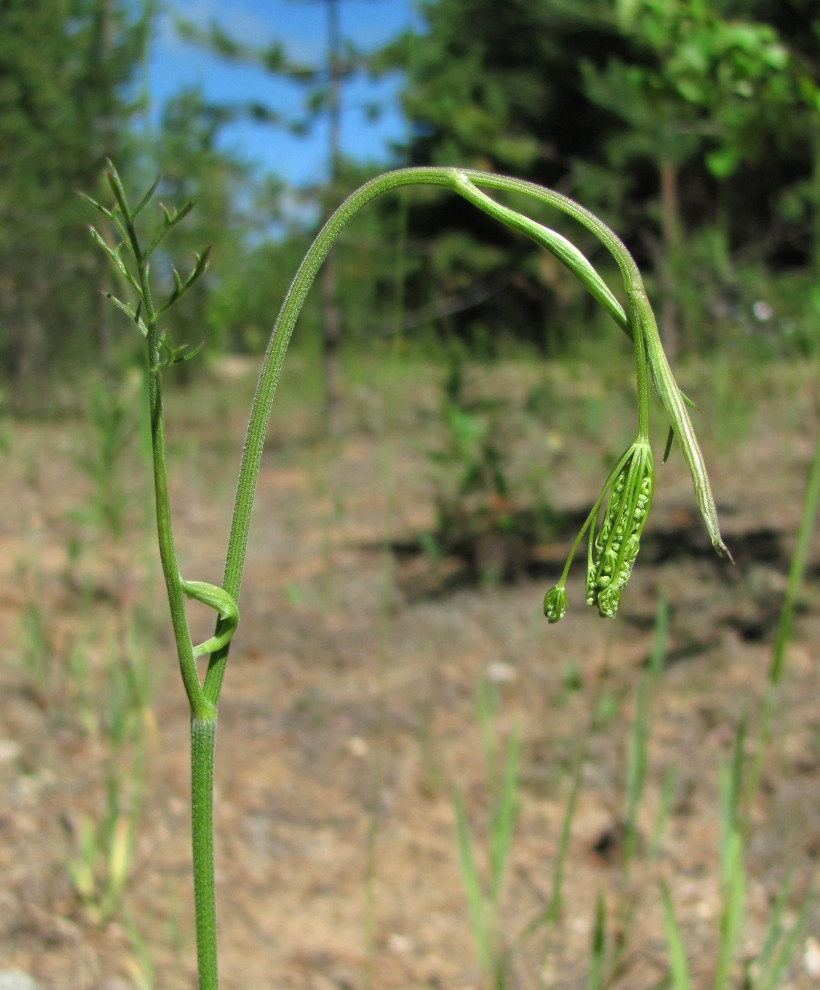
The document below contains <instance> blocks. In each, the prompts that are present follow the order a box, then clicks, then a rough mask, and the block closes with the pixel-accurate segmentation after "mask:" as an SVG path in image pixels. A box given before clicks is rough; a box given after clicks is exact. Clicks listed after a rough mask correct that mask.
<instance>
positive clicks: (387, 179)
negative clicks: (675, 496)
mask: <svg viewBox="0 0 820 990" xmlns="http://www.w3.org/2000/svg"><path fill="white" fill-rule="evenodd" d="M408 185H435V186H444V187H446V188H450V189H452V190H453V191H454V192H457V193H459V194H460V195H462V196H464V197H465V198H467V199H470V200H471V201H472V202H473V203H474V205H477V206H479V207H480V208H481V209H483V210H485V212H488V213H490V214H491V215H493V216H495V217H496V219H498V220H500V221H501V222H502V223H506V224H508V225H511V226H515V227H517V229H519V230H523V231H524V232H525V233H527V234H529V235H530V236H533V237H535V239H536V240H539V241H540V242H541V243H544V244H545V246H547V247H549V248H550V249H551V250H553V251H556V253H558V255H559V257H561V259H562V260H563V261H564V262H565V263H566V264H569V265H570V267H571V268H572V270H573V271H574V272H575V273H576V274H579V277H581V279H582V281H584V282H585V284H587V287H588V288H590V291H593V294H596V292H597V296H596V297H597V298H599V301H601V302H602V303H603V304H604V305H605V306H606V307H607V309H608V310H609V311H610V313H611V314H612V315H613V317H614V318H615V319H616V321H617V322H619V323H621V319H620V314H619V313H618V309H619V306H618V303H617V301H616V300H615V299H614V297H612V295H611V293H609V290H608V289H606V287H605V286H604V290H605V291H604V290H601V289H600V287H599V286H598V285H597V283H595V282H594V279H593V278H592V276H590V275H589V273H588V272H586V270H584V272H583V274H581V273H580V271H579V269H582V268H583V266H582V265H581V264H580V262H579V261H578V257H580V258H581V259H582V260H583V261H584V262H586V259H584V258H583V256H582V255H580V252H578V257H575V256H574V255H572V256H570V254H569V252H564V253H562V250H561V249H560V246H559V248H558V249H556V246H555V245H553V244H551V243H549V239H548V238H547V237H545V234H544V232H547V229H546V228H543V227H541V226H540V225H537V224H534V223H533V222H532V221H530V220H528V218H525V217H523V215H521V214H518V213H515V211H511V210H508V209H507V208H506V207H503V206H501V205H500V204H497V203H495V201H494V200H491V199H490V198H489V197H484V196H482V194H481V193H480V192H479V191H478V190H477V189H476V188H475V187H480V186H485V187H489V188H493V189H501V190H505V191H507V192H518V193H523V194H525V195H527V196H530V197H531V198H534V199H536V200H538V201H540V202H542V203H545V204H546V205H548V206H551V207H554V208H556V209H558V210H560V211H561V212H563V213H566V214H567V215H568V216H571V217H572V218H573V219H575V220H576V221H578V222H579V223H580V224H582V225H583V226H584V227H586V228H587V229H588V230H590V231H591V232H592V233H593V234H595V236H596V237H597V238H598V239H599V240H600V241H601V242H602V244H603V245H604V246H605V247H606V248H607V249H608V250H609V251H610V253H611V254H612V256H613V257H614V259H615V261H616V263H617V265H618V267H619V269H620V271H621V275H622V278H623V281H624V286H625V290H626V295H627V301H628V308H629V327H630V331H631V334H630V335H631V336H632V337H633V339H634V337H635V335H636V331H638V334H637V335H638V336H639V337H640V338H641V340H640V341H638V342H636V349H637V348H643V346H644V345H645V348H646V358H647V360H648V363H649V367H650V369H651V370H652V376H653V381H654V382H655V387H656V389H657V391H658V395H659V397H660V399H661V402H662V403H663V405H664V408H665V409H666V411H667V414H668V415H669V417H670V419H671V420H672V424H673V428H674V430H675V434H676V436H677V437H678V439H679V442H680V444H681V447H682V448H683V451H684V456H685V458H686V461H687V464H688V466H689V469H690V472H691V474H692V478H693V481H694V485H695V492H696V494H697V498H698V502H699V505H700V509H701V512H702V514H703V517H704V520H705V522H706V525H707V529H708V531H709V534H710V537H711V539H712V543H713V545H714V546H715V547H716V548H717V549H718V550H724V551H725V550H726V547H725V545H724V543H723V540H722V539H721V537H720V530H719V527H718V521H717V510H716V508H715V504H714V499H713V497H712V492H711V488H710V486H709V481H708V477H707V475H706V468H705V465H704V463H703V455H702V454H701V451H700V447H699V446H698V443H697V440H696V439H695V434H694V430H693V429H692V424H691V422H690V421H689V416H688V414H687V412H686V408H685V405H684V402H683V399H682V397H681V392H680V389H679V388H678V386H677V384H676V382H675V380H674V378H673V377H672V372H671V369H670V368H669V364H668V362H667V361H666V356H665V354H664V353H663V347H662V345H661V342H660V337H659V335H658V331H657V325H656V324H655V319H654V316H653V315H652V310H651V307H650V306H649V301H648V299H647V296H646V292H645V289H644V286H643V279H642V278H641V274H640V271H639V270H638V266H637V265H636V263H635V261H634V259H633V258H632V256H631V255H630V253H629V251H628V250H627V248H626V246H625V245H624V243H623V241H621V239H620V238H619V237H618V236H617V234H615V232H614V231H613V230H612V229H611V228H610V227H608V226H607V225H606V224H605V223H604V222H603V221H602V220H599V219H598V217H596V216H595V214H593V213H591V212H590V211H589V210H587V209H586V208H585V207H583V206H581V204H580V203H576V202H575V200H573V199H570V198H569V197H568V196H564V195H563V194H561V193H557V192H554V191H553V190H551V189H546V188H544V187H543V186H538V185H536V184H535V183H532V182H526V181H524V180H522V179H515V178H512V177H509V176H500V175H495V174H492V173H489V172H479V171H476V170H473V169H456V168H435V167H430V168H407V169H398V170H396V171H394V172H387V173H386V174H384V175H381V176H379V177H378V178H376V179H372V180H371V181H370V182H368V183H366V184H365V185H364V186H362V187H361V188H360V189H358V190H357V191H356V192H354V193H353V194H352V195H351V196H349V197H348V198H347V199H346V200H345V201H344V203H342V205H341V206H340V207H339V208H338V209H337V210H336V212H335V213H334V214H333V215H332V216H331V217H330V219H329V220H328V221H327V223H325V225H324V227H322V229H321V230H320V231H319V234H318V235H317V236H316V239H315V240H314V242H313V244H312V245H311V246H310V248H309V249H308V252H307V254H306V255H305V257H304V259H303V261H302V263H301V265H300V266H299V269H298V271H297V273H296V275H295V277H294V279H293V281H292V282H291V285H290V288H289V289H288V292H287V295H286V296H285V300H284V302H283V303H282V308H281V309H280V311H279V316H278V317H277V320H276V323H275V325H274V328H273V331H272V333H271V337H270V340H269V342H268V347H267V350H266V352H265V357H264V361H263V364H262V369H261V372H260V375H259V380H258V383H257V387H256V393H255V395H254V400H253V405H252V408H251V414H250V420H249V423H248V430H247V434H246V438H245V446H244V450H243V454H242V462H241V465H240V469H239V480H238V483H237V492H236V499H235V502H234V512H233V519H232V522H231V531H230V536H229V540H228V551H227V554H226V559H225V572H224V578H223V581H222V587H223V588H224V590H225V591H226V592H227V594H228V595H230V596H231V597H232V598H233V599H234V601H238V599H239V589H240V585H241V582H242V571H243V567H244V561H245V552H246V548H247V541H248V530H249V527H250V518H251V510H252V507H253V497H254V494H255V491H256V483H257V478H258V475H259V467H260V464H261V460H262V450H263V447H264V442H265V434H266V432H267V424H268V419H269V416H270V411H271V407H272V404H273V398H274V395H275V392H276V386H277V384H278V381H279V375H280V373H281V369H282V362H283V361H284V357H285V353H286V351H287V347H288V344H289V342H290V338H291V335H292V333H293V329H294V327H295V325H296V320H297V318H298V316H299V313H300V311H301V308H302V305H303V304H304V301H305V298H306V297H307V294H308V292H309V290H310V288H311V286H312V284H313V281H314V279H315V278H316V275H317V273H318V271H319V268H320V267H321V265H322V262H323V261H324V259H325V258H326V257H327V254H328V251H329V250H330V248H331V247H332V245H333V243H334V241H335V240H336V238H337V237H338V236H339V234H340V233H341V231H342V229H343V228H344V227H345V226H346V225H347V224H348V223H349V222H350V220H352V219H353V217H354V216H355V215H356V214H357V213H358V212H359V210H361V209H362V208H363V207H364V206H366V205H367V204H368V203H369V202H371V201H372V200H374V199H376V198H377V197H378V196H380V195H382V194H383V193H385V192H388V191H390V190H392V189H396V188H399V187H400V186H408ZM548 233H552V234H554V232H548ZM559 236H560V235H555V237H556V238H558V237H559ZM561 240H563V238H561ZM567 243H568V242H567ZM570 257H571V260H568V259H569V258H570ZM587 265H588V263H587ZM589 268H590V269H591V266H589ZM592 272H593V275H595V278H597V275H596V274H595V273H594V269H592ZM621 325H623V324H621ZM640 363H641V362H640V361H639V364H640ZM641 374H645V371H644V372H641V371H639V390H641V388H640V385H641V378H640V375H641ZM642 394H643V392H642ZM647 415H648V413H647V411H646V407H645V406H643V405H642V407H641V412H640V416H641V430H642V433H643V432H645V430H646V429H647V428H648V427H647V421H646V420H647ZM726 552H727V553H728V551H726ZM229 649H230V644H229V643H228V644H226V645H225V646H223V647H222V648H221V649H219V650H217V651H216V652H215V653H213V654H212V655H211V658H210V662H209V665H208V672H207V674H206V677H205V683H204V685H203V693H204V696H205V698H206V699H207V700H208V701H209V702H210V703H212V704H216V703H217V701H218V698H219V692H220V690H221V686H222V678H223V676H224V672H225V663H226V661H227V657H228V651H229Z"/></svg>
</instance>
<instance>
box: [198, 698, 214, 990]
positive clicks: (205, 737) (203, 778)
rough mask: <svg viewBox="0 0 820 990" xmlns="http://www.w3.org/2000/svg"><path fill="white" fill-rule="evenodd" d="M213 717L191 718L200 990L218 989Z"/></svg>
mask: <svg viewBox="0 0 820 990" xmlns="http://www.w3.org/2000/svg"><path fill="white" fill-rule="evenodd" d="M215 742H216V716H213V717H210V718H196V717H192V718H191V851H192V853H193V863H194V911H195V916H196V958H197V969H198V972H199V987H200V990H216V988H217V986H218V985H219V981H218V976H217V962H216V898H215V892H214V828H213V824H214V787H213V782H214V744H215Z"/></svg>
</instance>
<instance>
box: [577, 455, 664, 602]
mask: <svg viewBox="0 0 820 990" xmlns="http://www.w3.org/2000/svg"><path fill="white" fill-rule="evenodd" d="M654 479H655V468H654V464H653V460H652V451H651V449H650V447H649V444H648V443H646V442H644V441H641V440H638V441H636V442H635V443H634V444H633V445H632V447H630V449H629V451H628V452H627V455H626V458H625V460H624V462H623V464H622V465H621V468H620V470H619V471H618V474H617V475H616V477H615V479H614V481H613V482H612V485H611V487H610V489H609V498H608V501H607V506H606V511H605V513H604V519H603V522H602V524H601V528H600V529H599V530H598V532H597V533H594V527H591V528H590V534H589V553H588V558H587V578H586V601H587V605H597V606H598V612H599V614H600V615H602V616H605V617H608V618H609V617H612V616H614V615H615V613H616V612H617V611H618V605H619V603H620V600H621V591H622V590H623V588H624V586H625V585H626V582H627V581H628V580H629V575H630V574H631V573H632V565H633V564H634V563H635V558H636V557H637V556H638V549H639V545H640V538H641V533H642V532H643V528H644V526H645V525H646V518H647V515H648V513H649V506H650V503H651V501H652V489H653V485H654Z"/></svg>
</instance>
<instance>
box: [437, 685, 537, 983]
mask: <svg viewBox="0 0 820 990" xmlns="http://www.w3.org/2000/svg"><path fill="white" fill-rule="evenodd" d="M476 707H477V711H478V717H479V728H480V731H481V739H482V744H483V749H484V758H485V764H486V766H485V770H486V775H487V810H486V814H487V821H488V825H487V836H486V844H487V850H486V858H487V862H488V876H487V877H486V878H485V879H482V876H481V872H480V871H479V868H478V866H477V864H476V859H475V855H474V852H473V848H474V840H473V838H472V837H471V835H470V824H469V819H468V816H467V811H466V808H465V806H464V801H463V798H462V797H461V795H460V794H459V793H458V791H455V792H454V794H453V805H454V808H455V815H456V838H457V843H458V851H459V862H460V865H461V878H462V882H463V884H464V890H465V893H466V895H467V906H468V910H469V915H470V925H471V928H472V931H473V938H474V940H475V943H476V949H477V951H478V957H479V961H480V964H481V971H482V974H483V979H484V986H485V987H486V988H487V990H505V988H506V987H507V986H508V976H507V966H508V960H507V955H506V953H505V951H504V949H503V933H502V931H501V927H500V925H501V914H500V910H499V908H500V898H501V893H502V889H503V882H504V879H505V875H506V872H507V865H508V859H509V853H510V845H511V842H512V831H513V824H514V821H515V802H516V786H517V777H518V761H519V750H520V742H521V741H520V731H519V730H517V729H515V730H513V732H512V733H511V735H510V737H509V739H508V742H507V745H506V753H505V754H504V758H503V768H502V770H501V773H500V774H499V772H498V768H497V766H496V760H497V754H498V739H497V733H498V726H497V720H498V714H499V713H498V697H497V695H496V693H495V691H494V689H493V688H492V686H491V685H489V684H487V683H486V682H481V683H480V685H479V688H478V693H477V706H476Z"/></svg>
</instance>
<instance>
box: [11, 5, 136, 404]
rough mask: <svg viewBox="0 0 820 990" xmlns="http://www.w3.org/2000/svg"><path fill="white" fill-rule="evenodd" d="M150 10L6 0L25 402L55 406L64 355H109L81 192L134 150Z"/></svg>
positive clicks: (20, 398)
mask: <svg viewBox="0 0 820 990" xmlns="http://www.w3.org/2000/svg"><path fill="white" fill-rule="evenodd" d="M148 20H149V15H148V13H145V14H138V15H136V16H135V15H134V12H133V5H132V4H129V3H125V2H122V0H40V2H38V3H29V2H28V0H9V2H7V3H4V4H3V5H2V6H0V147H2V148H3V157H2V163H0V269H1V270H2V271H3V285H2V292H0V375H2V377H3V378H4V379H6V380H7V381H9V382H10V383H11V386H12V391H11V398H12V401H14V402H15V403H16V404H17V405H18V406H20V405H31V406H38V405H42V404H43V402H44V401H45V400H46V399H47V397H48V389H44V388H43V384H42V382H43V379H42V375H43V374H44V373H48V372H49V371H50V370H52V369H54V368H55V367H56V366H58V365H59V364H60V363H61V362H65V361H67V360H69V359H75V360H76V359H77V358H79V357H81V356H87V355H88V354H90V353H96V354H97V356H98V358H100V359H102V360H104V359H105V357H106V353H107V349H108V344H109V340H108V326H107V319H106V317H105V316H102V315H101V313H100V310H99V307H98V305H97V301H96V300H95V299H94V297H93V296H91V295H89V294H88V293H86V292H82V291H77V286H78V285H81V284H84V283H87V282H88V280H89V279H95V280H99V279H100V278H101V274H100V273H101V269H100V267H99V264H98V262H97V260H96V259H94V260H93V261H90V260H89V258H88V256H87V254H86V253H85V248H84V238H85V224H84V219H85V209H84V207H83V205H82V204H81V203H80V202H79V201H78V200H77V199H76V197H74V196H73V195H71V194H72V193H73V192H74V191H75V190H77V189H94V188H96V186H97V182H98V179H99V176H100V171H101V168H102V165H103V162H104V160H105V158H106V156H108V155H117V157H118V158H120V159H121V160H123V161H124V162H127V161H129V160H130V158H131V148H132V141H131V138H130V135H129V133H128V124H129V120H130V118H131V117H132V115H133V114H134V113H135V112H136V111H137V110H138V109H139V105H138V103H137V102H135V101H134V99H133V97H132V96H131V95H130V93H129V90H128V87H129V85H130V84H131V83H132V82H133V77H134V73H135V71H136V67H137V65H138V63H139V60H140V59H141V57H142V53H143V50H144V46H145V43H146V41H147V32H148V26H149V25H148ZM106 315H107V314H106ZM81 327H82V328H86V332H84V333H78V332H77V330H78V328H81ZM89 330H90V332H89Z"/></svg>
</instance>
